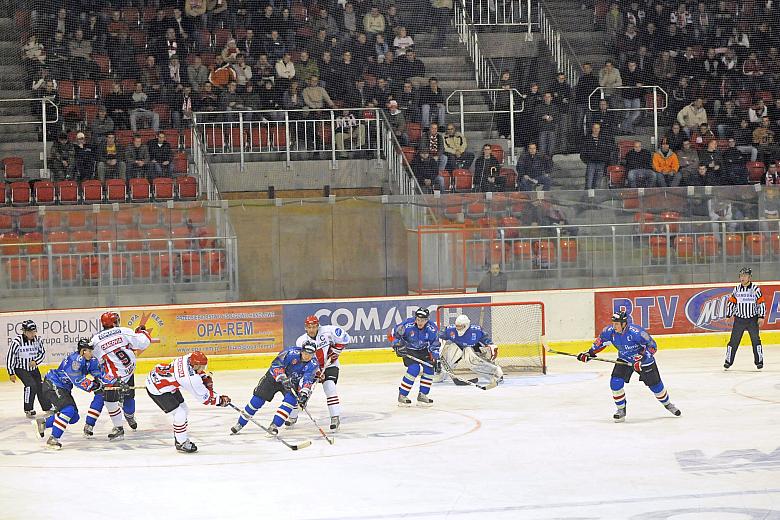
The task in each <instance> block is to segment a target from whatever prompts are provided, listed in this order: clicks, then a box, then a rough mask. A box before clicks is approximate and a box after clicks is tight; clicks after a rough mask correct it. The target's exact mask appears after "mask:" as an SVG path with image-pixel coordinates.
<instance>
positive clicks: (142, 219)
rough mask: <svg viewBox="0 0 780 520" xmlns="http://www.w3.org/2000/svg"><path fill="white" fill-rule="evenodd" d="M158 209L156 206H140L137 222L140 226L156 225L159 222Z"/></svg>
mask: <svg viewBox="0 0 780 520" xmlns="http://www.w3.org/2000/svg"><path fill="white" fill-rule="evenodd" d="M160 212H161V211H160V209H159V208H157V207H156V206H141V207H140V208H139V209H138V224H139V225H140V226H141V227H144V228H147V227H156V226H157V225H158V224H159V223H160Z"/></svg>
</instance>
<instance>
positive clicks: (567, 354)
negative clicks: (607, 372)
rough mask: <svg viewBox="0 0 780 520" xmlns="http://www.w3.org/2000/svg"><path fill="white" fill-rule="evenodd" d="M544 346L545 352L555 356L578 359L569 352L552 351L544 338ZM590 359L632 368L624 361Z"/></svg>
mask: <svg viewBox="0 0 780 520" xmlns="http://www.w3.org/2000/svg"><path fill="white" fill-rule="evenodd" d="M542 346H543V347H544V350H546V351H547V352H551V353H553V354H559V355H561V356H569V357H575V358H576V357H577V354H570V353H569V352H561V351H560V350H553V349H551V348H550V346H549V345H548V344H547V341H546V340H545V339H544V338H542ZM590 359H591V361H601V362H602V363H612V364H613V365H627V366H631V363H626V362H625V361H623V360H622V359H602V358H599V357H595V356H593V357H592V358H590Z"/></svg>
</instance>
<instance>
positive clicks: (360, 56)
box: [347, 31, 374, 76]
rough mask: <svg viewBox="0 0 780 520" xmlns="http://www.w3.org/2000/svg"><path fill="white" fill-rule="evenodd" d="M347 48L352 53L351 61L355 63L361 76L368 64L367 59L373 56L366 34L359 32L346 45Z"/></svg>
mask: <svg viewBox="0 0 780 520" xmlns="http://www.w3.org/2000/svg"><path fill="white" fill-rule="evenodd" d="M347 47H348V48H349V50H350V52H352V59H353V60H354V61H355V65H356V66H357V68H358V71H359V75H360V76H362V75H363V71H365V70H366V67H367V66H368V64H369V59H370V58H372V57H373V56H374V46H373V45H372V44H371V43H369V42H368V38H367V37H366V33H364V32H362V31H361V32H359V33H358V34H357V36H356V37H355V38H354V39H353V40H352V41H351V42H349V43H348V44H347Z"/></svg>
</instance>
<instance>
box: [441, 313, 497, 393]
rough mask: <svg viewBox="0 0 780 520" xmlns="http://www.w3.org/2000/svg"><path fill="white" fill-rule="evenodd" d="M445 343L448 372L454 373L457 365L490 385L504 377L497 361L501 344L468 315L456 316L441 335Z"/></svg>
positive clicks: (444, 353)
mask: <svg viewBox="0 0 780 520" xmlns="http://www.w3.org/2000/svg"><path fill="white" fill-rule="evenodd" d="M439 337H440V338H441V341H442V343H443V345H442V347H441V360H442V364H443V365H444V367H445V369H446V370H447V372H452V371H453V370H454V369H455V368H456V366H457V365H458V364H460V367H461V368H469V369H471V370H472V371H473V372H474V373H475V374H477V375H478V376H483V377H486V378H488V379H489V381H490V384H491V385H495V384H497V383H500V382H501V381H503V380H504V372H503V371H502V370H501V367H499V366H498V365H497V364H496V363H495V360H496V356H498V347H496V346H495V345H494V344H493V340H492V339H490V337H489V336H488V335H487V333H485V331H484V330H482V327H480V326H479V325H472V324H471V320H469V317H468V316H466V315H465V314H461V315H460V316H458V317H457V318H455V325H450V326H449V327H447V328H446V329H444V330H443V331H442V332H441V334H440V335H439Z"/></svg>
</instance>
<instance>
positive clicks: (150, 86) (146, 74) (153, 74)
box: [141, 54, 162, 103]
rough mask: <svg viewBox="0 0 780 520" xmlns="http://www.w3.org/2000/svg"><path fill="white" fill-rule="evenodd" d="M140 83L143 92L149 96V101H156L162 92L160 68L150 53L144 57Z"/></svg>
mask: <svg viewBox="0 0 780 520" xmlns="http://www.w3.org/2000/svg"><path fill="white" fill-rule="evenodd" d="M141 83H142V84H143V90H144V92H146V93H147V95H148V97H149V102H150V103H156V102H157V101H158V100H159V99H160V97H161V94H162V81H161V80H160V69H159V67H157V63H156V62H155V59H154V56H152V55H151V54H150V55H149V56H147V57H146V63H145V64H144V66H143V68H142V69H141Z"/></svg>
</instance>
